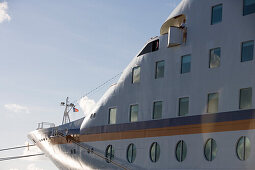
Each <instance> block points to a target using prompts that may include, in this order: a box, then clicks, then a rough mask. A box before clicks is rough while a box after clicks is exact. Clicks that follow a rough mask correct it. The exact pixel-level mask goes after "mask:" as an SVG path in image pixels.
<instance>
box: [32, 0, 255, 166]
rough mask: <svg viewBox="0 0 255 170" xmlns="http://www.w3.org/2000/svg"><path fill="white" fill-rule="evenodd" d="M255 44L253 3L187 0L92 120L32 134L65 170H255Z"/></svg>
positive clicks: (246, 0)
mask: <svg viewBox="0 0 255 170" xmlns="http://www.w3.org/2000/svg"><path fill="white" fill-rule="evenodd" d="M254 40H255V1H254V0H183V1H182V2H181V3H180V4H179V5H178V6H177V7H176V9H175V10H174V11H173V12H172V13H171V14H170V16H169V17H168V19H167V20H166V21H165V23H164V24H163V25H162V27H161V29H160V36H158V37H154V38H152V39H150V40H149V41H148V42H147V43H146V44H145V46H144V47H143V48H142V50H141V51H140V52H139V53H138V54H137V55H136V56H135V57H134V58H133V60H132V61H131V63H130V64H129V65H128V66H127V68H126V69H125V70H124V71H123V73H122V75H121V77H120V79H119V80H118V82H117V84H116V85H114V86H111V87H110V88H109V89H108V91H107V92H106V93H105V94H104V96H102V98H101V99H100V101H99V102H98V103H97V105H96V107H95V108H94V110H93V111H92V112H91V113H90V115H89V116H87V117H85V118H82V119H79V120H77V121H74V122H71V123H68V124H64V125H61V126H58V127H52V128H46V129H43V128H40V129H38V130H36V131H33V132H31V133H30V134H29V138H30V139H31V140H33V141H34V143H36V145H37V146H38V147H39V148H40V149H41V150H42V151H44V152H45V154H46V155H48V157H49V158H51V159H52V161H53V162H54V163H55V164H56V166H57V167H58V168H59V169H89V168H91V169H254V167H255V163H254V162H255V147H254V146H255V145H254V142H255V99H254V96H255V94H254V93H255V90H254V89H255V79H254V73H255V63H254V53H255V52H254Z"/></svg>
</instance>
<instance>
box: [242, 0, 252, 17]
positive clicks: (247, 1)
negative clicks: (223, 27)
mask: <svg viewBox="0 0 255 170" xmlns="http://www.w3.org/2000/svg"><path fill="white" fill-rule="evenodd" d="M254 12H255V0H243V15H248V14H252V13H254Z"/></svg>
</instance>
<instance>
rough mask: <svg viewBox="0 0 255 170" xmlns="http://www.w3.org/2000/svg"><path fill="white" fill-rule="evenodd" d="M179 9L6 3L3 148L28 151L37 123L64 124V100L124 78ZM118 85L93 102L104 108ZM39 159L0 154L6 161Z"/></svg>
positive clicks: (1, 16)
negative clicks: (105, 98) (103, 103)
mask: <svg viewBox="0 0 255 170" xmlns="http://www.w3.org/2000/svg"><path fill="white" fill-rule="evenodd" d="M179 2H180V0H139V1H138V0H107V1H106V0H72V1H70V0H6V1H3V0H0V130H1V140H0V149H1V148H6V147H13V146H19V145H24V144H25V143H26V142H28V141H29V140H28V139H27V134H28V133H29V132H30V131H33V130H35V129H36V128H37V123H39V122H43V121H44V122H53V123H55V124H56V125H59V124H60V123H61V121H62V116H63V111H64V108H63V107H62V106H60V102H62V101H64V100H65V98H66V97H70V101H71V102H73V101H77V100H79V99H80V98H81V97H82V96H83V95H85V94H86V93H87V92H89V91H90V90H92V89H94V88H95V87H97V86H99V85H100V84H102V83H104V82H105V81H107V80H108V79H110V78H112V77H114V76H115V75H117V74H118V73H120V72H121V71H122V70H123V69H124V68H125V67H126V66H127V65H128V63H129V62H130V61H131V60H132V58H133V57H134V56H135V55H136V54H137V53H138V52H139V50H141V48H142V47H143V46H144V44H145V43H146V42H147V40H149V39H150V38H151V37H154V36H158V35H159V30H160V27H161V25H162V24H163V23H164V21H165V20H166V19H167V17H168V16H169V14H170V13H171V11H172V10H173V9H174V8H175V7H176V6H177V5H178V3H179ZM116 81H117V79H115V80H113V81H111V82H110V83H108V84H106V86H104V87H103V88H101V89H99V90H97V91H95V92H94V93H93V94H91V95H90V96H88V97H89V98H90V99H93V100H94V101H95V102H96V101H98V100H99V99H100V96H102V94H103V93H104V92H105V90H106V89H107V88H109V86H110V85H111V84H113V83H114V82H116ZM77 108H78V109H80V108H79V106H77ZM80 110H82V109H80ZM83 115H84V113H83V112H82V111H80V112H78V113H71V115H70V116H71V120H75V119H78V118H80V117H83ZM39 152H40V150H37V149H36V148H34V149H31V148H30V151H27V150H23V149H21V150H15V151H12V152H0V158H2V157H6V156H16V155H23V154H30V153H39ZM0 169H1V170H56V169H57V168H56V167H55V166H54V164H53V163H52V162H51V161H50V160H49V159H48V158H47V157H45V156H40V157H38V158H33V159H25V160H24V159H22V160H12V161H6V162H0Z"/></svg>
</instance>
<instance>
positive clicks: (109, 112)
mask: <svg viewBox="0 0 255 170" xmlns="http://www.w3.org/2000/svg"><path fill="white" fill-rule="evenodd" d="M111 109H116V117H115V123H110V118H111ZM116 123H117V106H115V107H109V108H108V125H114V124H116Z"/></svg>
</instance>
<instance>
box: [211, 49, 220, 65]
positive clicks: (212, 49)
mask: <svg viewBox="0 0 255 170" xmlns="http://www.w3.org/2000/svg"><path fill="white" fill-rule="evenodd" d="M215 49H220V64H219V66H217V67H211V51H212V50H215ZM220 65H221V47H215V48H211V49H210V50H209V66H208V67H209V69H216V68H219V67H220Z"/></svg>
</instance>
